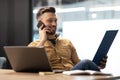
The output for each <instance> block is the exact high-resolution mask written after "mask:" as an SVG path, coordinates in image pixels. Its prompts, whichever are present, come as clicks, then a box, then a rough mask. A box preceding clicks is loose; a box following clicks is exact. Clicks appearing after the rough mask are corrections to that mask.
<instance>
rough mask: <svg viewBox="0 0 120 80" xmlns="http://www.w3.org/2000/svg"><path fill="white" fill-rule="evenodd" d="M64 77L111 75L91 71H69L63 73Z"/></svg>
mask: <svg viewBox="0 0 120 80" xmlns="http://www.w3.org/2000/svg"><path fill="white" fill-rule="evenodd" d="M63 74H65V75H112V74H110V73H104V72H99V71H93V70H70V71H63Z"/></svg>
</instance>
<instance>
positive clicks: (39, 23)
mask: <svg viewBox="0 0 120 80" xmlns="http://www.w3.org/2000/svg"><path fill="white" fill-rule="evenodd" d="M42 25H43V28H45V27H46V26H45V24H44V23H43V22H42V21H39V22H38V24H37V27H38V28H40V27H41V26H42ZM43 28H42V29H43Z"/></svg>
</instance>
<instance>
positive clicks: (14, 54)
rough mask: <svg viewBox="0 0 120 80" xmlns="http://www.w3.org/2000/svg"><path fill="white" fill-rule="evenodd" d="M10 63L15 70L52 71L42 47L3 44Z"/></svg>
mask: <svg viewBox="0 0 120 80" xmlns="http://www.w3.org/2000/svg"><path fill="white" fill-rule="evenodd" d="M4 50H5V53H6V55H7V57H8V60H9V61H10V64H11V66H12V68H13V70H15V71H16V72H40V71H41V72H42V71H44V72H46V71H47V72H48V71H49V72H52V71H53V70H52V68H51V65H50V62H49V60H48V57H47V55H46V52H45V49H44V47H40V48H38V47H27V46H4Z"/></svg>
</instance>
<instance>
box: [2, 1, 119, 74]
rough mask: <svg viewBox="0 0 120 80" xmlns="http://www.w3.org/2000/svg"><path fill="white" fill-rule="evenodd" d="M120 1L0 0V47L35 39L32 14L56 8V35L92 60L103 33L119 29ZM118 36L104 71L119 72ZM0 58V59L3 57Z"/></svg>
mask: <svg viewBox="0 0 120 80" xmlns="http://www.w3.org/2000/svg"><path fill="white" fill-rule="evenodd" d="M119 5H120V0H0V10H1V12H0V46H1V52H2V54H3V55H4V51H3V48H2V47H3V46H4V45H27V44H28V43H29V42H31V41H34V40H36V39H38V38H39V36H38V29H37V27H36V25H37V21H36V13H37V11H38V9H39V8H41V7H43V6H53V7H55V8H56V14H57V18H58V26H57V33H59V34H60V37H65V38H68V39H70V40H71V41H72V43H73V45H74V46H75V48H76V50H77V53H78V55H79V57H80V58H81V59H91V60H92V58H93V57H94V55H95V52H96V51H97V48H98V47H99V44H100V42H101V40H102V38H103V36H104V34H105V32H106V30H119V29H120V6H119ZM119 39H120V33H119V32H118V34H117V36H116V38H115V40H114V42H113V44H112V46H111V48H110V50H109V52H108V62H107V65H106V68H105V69H104V70H103V71H104V72H114V73H115V72H116V73H119V72H120V69H119V67H120V63H119V56H120V55H119V54H120V49H119V48H120V40H119ZM3 55H2V56H3Z"/></svg>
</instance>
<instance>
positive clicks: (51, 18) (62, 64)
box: [28, 7, 107, 71]
mask: <svg viewBox="0 0 120 80" xmlns="http://www.w3.org/2000/svg"><path fill="white" fill-rule="evenodd" d="M36 18H37V21H38V24H40V23H42V24H41V25H38V29H39V39H38V40H36V41H34V42H31V43H30V44H29V45H28V46H32V47H33V46H34V47H40V46H44V48H45V50H46V53H47V56H48V58H49V60H50V63H51V66H52V68H53V70H58V69H59V70H77V69H78V70H96V71H100V69H103V68H105V64H106V59H107V58H103V60H102V63H101V64H100V65H99V66H97V65H96V64H95V63H93V62H92V61H90V60H88V59H85V60H80V59H79V57H78V55H77V52H76V49H75V47H74V46H73V44H72V43H71V41H70V40H68V39H64V38H60V37H59V36H58V35H57V34H56V29H57V17H56V14H55V8H54V7H43V8H41V9H39V11H38V13H37V16H36Z"/></svg>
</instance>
